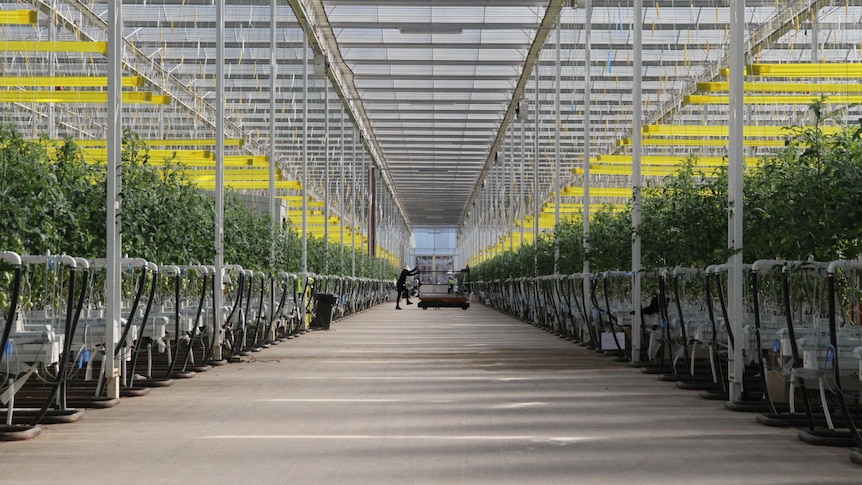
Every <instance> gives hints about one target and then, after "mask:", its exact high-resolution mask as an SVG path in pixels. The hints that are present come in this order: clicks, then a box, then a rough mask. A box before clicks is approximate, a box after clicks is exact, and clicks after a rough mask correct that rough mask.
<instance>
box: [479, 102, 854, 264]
mask: <svg viewBox="0 0 862 485" xmlns="http://www.w3.org/2000/svg"><path fill="white" fill-rule="evenodd" d="M824 104H825V103H824V100H823V99H821V100H817V101H815V102H813V103H812V105H811V112H812V113H813V115H814V117H815V123H814V126H812V127H807V128H801V127H792V128H791V129H789V130H788V134H787V136H786V138H785V147H784V149H783V150H781V151H780V152H779V153H777V154H776V155H775V156H773V157H770V158H767V159H764V160H762V162H761V164H760V165H759V166H758V167H755V168H751V169H749V170H747V171H746V173H745V176H744V190H743V194H744V202H743V218H744V226H745V228H744V238H743V239H744V241H743V242H744V249H743V255H744V257H745V260H746V261H747V262H752V261H754V260H757V259H763V258H784V259H807V258H809V257H810V258H814V259H815V260H818V261H830V260H834V259H838V258H844V259H852V258H855V257H858V256H859V255H860V254H862V223H860V221H862V204H860V203H859V201H862V122H860V123H857V124H855V125H852V126H845V127H843V128H842V130H841V131H840V132H839V133H837V134H835V135H828V136H827V135H825V134H824V133H823V130H822V128H821V125H822V123H823V121H824V120H823V116H824V112H825V111H824V109H823V108H824ZM727 189H728V176H727V170H726V169H719V170H717V171H715V172H712V173H705V172H704V171H703V170H701V169H699V168H698V165H697V158H696V157H694V156H692V157H689V158H687V159H685V160H683V161H681V162H680V165H679V170H678V171H677V172H676V173H675V174H674V175H671V176H668V177H666V178H664V179H663V180H662V182H661V183H660V184H658V185H654V186H649V187H646V188H644V191H643V199H642V204H641V227H640V236H641V241H642V261H643V266H644V267H646V268H660V267H673V266H695V267H705V266H707V265H709V264H714V263H719V262H724V261H726V260H727V258H728V257H729V256H730V253H731V251H730V250H729V249H727V223H728V219H727V217H728V193H727ZM631 233H632V224H631V207H628V208H627V209H626V210H624V211H622V212H612V211H610V209H602V210H599V211H598V212H597V213H595V214H594V215H593V217H592V220H591V222H590V269H591V271H593V272H599V271H605V270H616V269H628V268H630V267H631V240H630V237H627V236H629V235H631ZM554 234H555V237H556V238H557V240H558V242H559V245H560V272H561V273H575V272H579V271H581V269H582V265H583V218H582V216H575V217H572V218H571V219H568V220H565V221H562V222H561V223H560V224H559V225H558V226H557V227H556V230H555V231H554ZM544 241H545V239H544V238H540V240H539V243H538V247H539V251H540V252H545V255H547V254H551V255H552V254H553V247H551V248H548V247H545V246H546V244H545V242H544ZM543 245H545V246H543ZM532 251H533V248H532V246H529V247H522V248H519V249H517V250H516V251H514V252H506V253H504V254H502V255H500V256H498V257H497V258H495V259H493V260H490V261H486V262H484V263H482V264H480V265H477V267H476V268H475V272H476V274H477V275H481V277H482V278H487V279H497V278H506V277H512V276H514V273H518V272H522V273H521V275H523V274H530V273H529V272H525V270H527V269H529V270H530V271H532V262H531V263H530V265H527V264H524V263H523V262H522V260H523V259H525V255H527V254H529V255H530V257H532V254H533V252H532ZM540 260H542V261H544V260H545V258H544V257H541V258H540ZM531 261H532V260H531ZM539 266H540V271H539V274H546V273H549V272H550V271H549V270H548V265H547V264H540V265H539Z"/></svg>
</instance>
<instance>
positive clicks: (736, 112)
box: [727, 0, 745, 401]
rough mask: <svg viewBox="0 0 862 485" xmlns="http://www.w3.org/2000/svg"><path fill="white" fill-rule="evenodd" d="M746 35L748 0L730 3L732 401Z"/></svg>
mask: <svg viewBox="0 0 862 485" xmlns="http://www.w3.org/2000/svg"><path fill="white" fill-rule="evenodd" d="M744 36H745V0H730V52H729V57H730V62H729V64H730V93H729V94H730V101H729V104H730V106H729V111H730V120H729V121H730V123H729V124H730V126H729V128H730V137H729V140H728V147H727V154H728V157H729V160H728V190H727V197H728V204H729V209H730V210H729V213H728V224H727V246H728V248H729V249H730V250H731V251H732V256H730V258H729V259H728V261H727V264H728V282H727V291H728V299H727V301H728V307H729V309H728V311H729V315H728V316H729V318H730V324H731V331H732V332H733V338H734V342H736V344H735V345H734V346H733V352H732V353H731V354H730V356H729V362H728V379H729V381H730V388H729V397H728V399H729V400H730V401H738V400H739V398H740V397H741V396H742V381H743V373H744V370H745V369H744V362H743V356H742V347H743V345H742V340H743V339H742V324H743V321H742V319H743V307H742V286H743V285H744V284H745V277H744V276H743V273H742V169H743V154H744V152H743V146H742V141H743V116H744V113H743V109H744V107H745V105H744V103H743V81H744V77H743V72H742V70H743V69H744V67H743V66H745V51H744V41H745V39H744Z"/></svg>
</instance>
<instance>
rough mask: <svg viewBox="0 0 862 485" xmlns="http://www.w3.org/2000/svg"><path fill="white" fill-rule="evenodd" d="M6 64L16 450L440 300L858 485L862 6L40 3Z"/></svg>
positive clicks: (6, 361) (7, 274)
mask: <svg viewBox="0 0 862 485" xmlns="http://www.w3.org/2000/svg"><path fill="white" fill-rule="evenodd" d="M0 38H2V40H0V47H2V53H0V56H2V57H3V66H2V77H0V86H2V87H0V93H6V94H0V99H2V103H3V109H2V120H0V221H2V224H0V228H2V230H0V317H2V320H0V325H2V327H0V328H2V335H0V336H2V340H0V348H2V349H4V350H3V354H2V358H0V394H2V396H0V398H2V399H0V417H2V419H3V421H4V422H5V425H4V424H0V441H29V439H30V438H34V437H36V436H39V435H40V434H44V433H43V431H44V430H45V429H51V428H50V427H51V425H53V424H57V423H65V422H71V421H77V420H78V419H79V417H80V415H81V414H80V409H82V408H110V407H112V406H114V405H115V404H117V403H119V402H121V400H125V399H126V398H128V397H130V396H140V395H143V394H146V393H148V392H149V391H148V390H149V389H151V388H157V387H162V386H167V385H169V384H166V382H168V381H170V382H173V381H174V380H177V379H182V378H184V377H191V376H193V375H194V374H195V373H198V374H200V373H203V372H204V371H205V370H207V369H211V368H213V367H216V366H219V365H221V364H223V363H234V362H240V363H241V362H247V361H248V359H249V357H248V356H249V355H253V354H252V352H259V351H261V350H263V349H266V350H267V351H270V348H271V347H274V346H275V345H276V344H277V343H279V342H285V341H287V340H293V339H294V338H296V337H298V336H299V335H302V334H305V333H308V332H310V331H312V330H330V329H331V328H332V327H333V325H336V324H337V325H338V326H344V325H347V323H346V322H347V320H346V319H348V318H350V319H361V318H365V317H363V315H369V314H370V313H369V312H373V311H378V310H380V309H382V308H384V307H385V308H387V309H390V310H391V309H392V308H393V305H392V304H393V303H394V304H395V306H394V307H395V308H396V309H399V310H400V309H401V308H402V307H401V306H400V305H401V303H400V302H401V301H402V299H404V300H405V303H407V304H412V303H413V302H411V300H410V299H411V298H414V299H415V300H416V302H417V303H418V305H417V306H418V307H419V308H421V309H429V308H431V309H434V310H440V309H441V308H446V307H455V308H463V309H464V310H467V309H468V308H471V309H470V310H468V311H467V312H460V311H459V312H457V313H445V315H457V318H470V316H471V315H475V314H477V313H479V312H481V311H485V310H484V309H493V310H495V312H494V315H500V316H499V317H498V318H504V316H505V318H511V319H513V320H514V321H518V322H526V323H528V324H530V325H532V326H535V327H538V328H540V329H543V330H545V331H547V332H548V333H550V334H552V335H554V336H557V337H560V338H561V339H560V340H562V341H566V342H573V343H576V344H578V345H577V346H572V347H573V348H583V349H587V350H589V351H591V352H593V353H599V354H601V355H606V356H609V357H610V358H608V359H605V362H607V363H608V364H609V365H620V364H611V363H612V362H618V363H623V364H624V367H625V366H628V367H633V368H636V369H640V370H641V372H642V373H644V374H654V375H657V376H659V379H660V380H662V381H667V382H672V383H674V385H675V386H676V387H678V388H682V389H685V390H690V391H695V394H699V395H700V396H701V397H704V398H705V400H713V401H718V402H720V403H723V407H725V408H729V409H730V410H731V411H743V412H750V413H755V414H756V416H757V421H758V422H760V423H761V424H766V425H767V426H771V427H780V426H784V427H789V428H794V429H796V428H798V433H799V436H798V437H799V440H800V441H802V442H806V443H811V444H820V445H826V446H827V447H831V448H832V449H835V448H839V449H841V450H842V453H844V455H843V456H846V451H847V450H849V453H850V460H849V463H850V465H849V469H850V470H852V469H853V468H852V466H853V464H857V465H858V464H862V435H860V433H859V431H858V429H857V426H859V425H862V411H860V409H862V408H860V405H862V385H860V381H862V323H860V318H862V82H860V78H862V62H860V57H859V56H860V50H862V1H860V0H769V1H766V0H653V1H647V2H644V1H643V0H634V1H632V2H623V1H619V0H615V1H610V0H544V1H540V0H433V1H410V0H376V1H375V0H223V1H222V0H118V1H116V2H114V1H108V2H105V1H95V0H16V1H0ZM399 274H400V278H399ZM219 285H221V286H219ZM471 303H472V306H471ZM409 309H410V310H414V309H416V308H415V307H414V308H409ZM442 311H443V310H441V312H442ZM445 311H446V312H455V310H445ZM389 313H392V312H388V313H387V314H389ZM406 313H407V312H404V314H406ZM417 313H418V314H419V315H420V316H425V315H430V314H431V313H434V312H429V313H427V314H426V313H423V312H417ZM434 315H444V313H440V314H436V313H434ZM417 318H421V317H417ZM426 318H432V319H433V318H434V317H426ZM441 318H442V317H441ZM445 318H449V317H445ZM445 318H444V319H445ZM453 318H454V317H453ZM342 321H343V322H342ZM334 322H335V323H334ZM323 334H324V333H323V332H321V333H320V335H323ZM328 335H331V333H329V334H328ZM321 338H322V337H321ZM261 355H262V354H261ZM857 423H859V424H857ZM46 427H47V428H46ZM794 433H795V431H794ZM48 434H50V433H48ZM40 440H41V439H40ZM40 440H35V442H38V441H40ZM2 453H3V449H2V447H0V456H1V455H2ZM842 466H844V465H843V463H842ZM0 467H2V465H0ZM2 471H3V469H2V468H0V472H2ZM856 476H858V472H857V473H856ZM439 478H440V477H439V476H438V477H436V479H439ZM436 479H435V480H430V481H429V483H434V482H435V481H436ZM422 481H423V480H421V479H420V480H419V482H422ZM466 481H468V482H469V481H470V480H469V479H467V480H466ZM516 481H517V480H516ZM611 481H613V480H611ZM385 482H386V480H383V481H382V482H378V483H385ZM395 482H398V480H394V479H393V483H395ZM399 483H403V482H399ZM437 483H439V482H437ZM629 483H630V482H629ZM776 483H778V482H776ZM782 483H788V482H782ZM822 483H827V482H825V481H824V482H822ZM829 483H833V482H829ZM834 483H839V481H835V482H834ZM840 483H843V482H840ZM847 483H852V481H851V482H847Z"/></svg>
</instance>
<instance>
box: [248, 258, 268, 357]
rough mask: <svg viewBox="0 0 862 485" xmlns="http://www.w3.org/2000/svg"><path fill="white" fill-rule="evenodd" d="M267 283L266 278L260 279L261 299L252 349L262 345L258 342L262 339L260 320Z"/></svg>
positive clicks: (255, 322)
mask: <svg viewBox="0 0 862 485" xmlns="http://www.w3.org/2000/svg"><path fill="white" fill-rule="evenodd" d="M265 282H266V276H263V275H262V276H261V277H260V298H259V299H258V300H259V302H258V306H257V318H256V319H255V321H254V337H253V338H252V339H251V342H252V347H257V346H258V345H260V344H261V342H259V341H258V337H260V319H261V318H263V297H264V294H265V289H266V285H265V284H264V283H265Z"/></svg>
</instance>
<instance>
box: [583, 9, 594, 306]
mask: <svg viewBox="0 0 862 485" xmlns="http://www.w3.org/2000/svg"><path fill="white" fill-rule="evenodd" d="M585 2H586V5H585V8H584V269H583V273H584V278H583V281H584V304H585V305H587V303H586V302H588V301H590V278H589V274H590V157H591V156H592V153H591V152H592V146H591V143H590V138H591V136H592V135H591V134H590V130H591V126H590V110H591V109H592V105H591V99H590V89H591V87H592V78H591V77H590V64H591V58H590V56H591V55H592V53H591V52H590V49H591V47H592V46H591V45H590V31H591V30H592V19H593V4H592V1H591V0H585ZM589 314H590V312H588V313H587V315H589Z"/></svg>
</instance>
